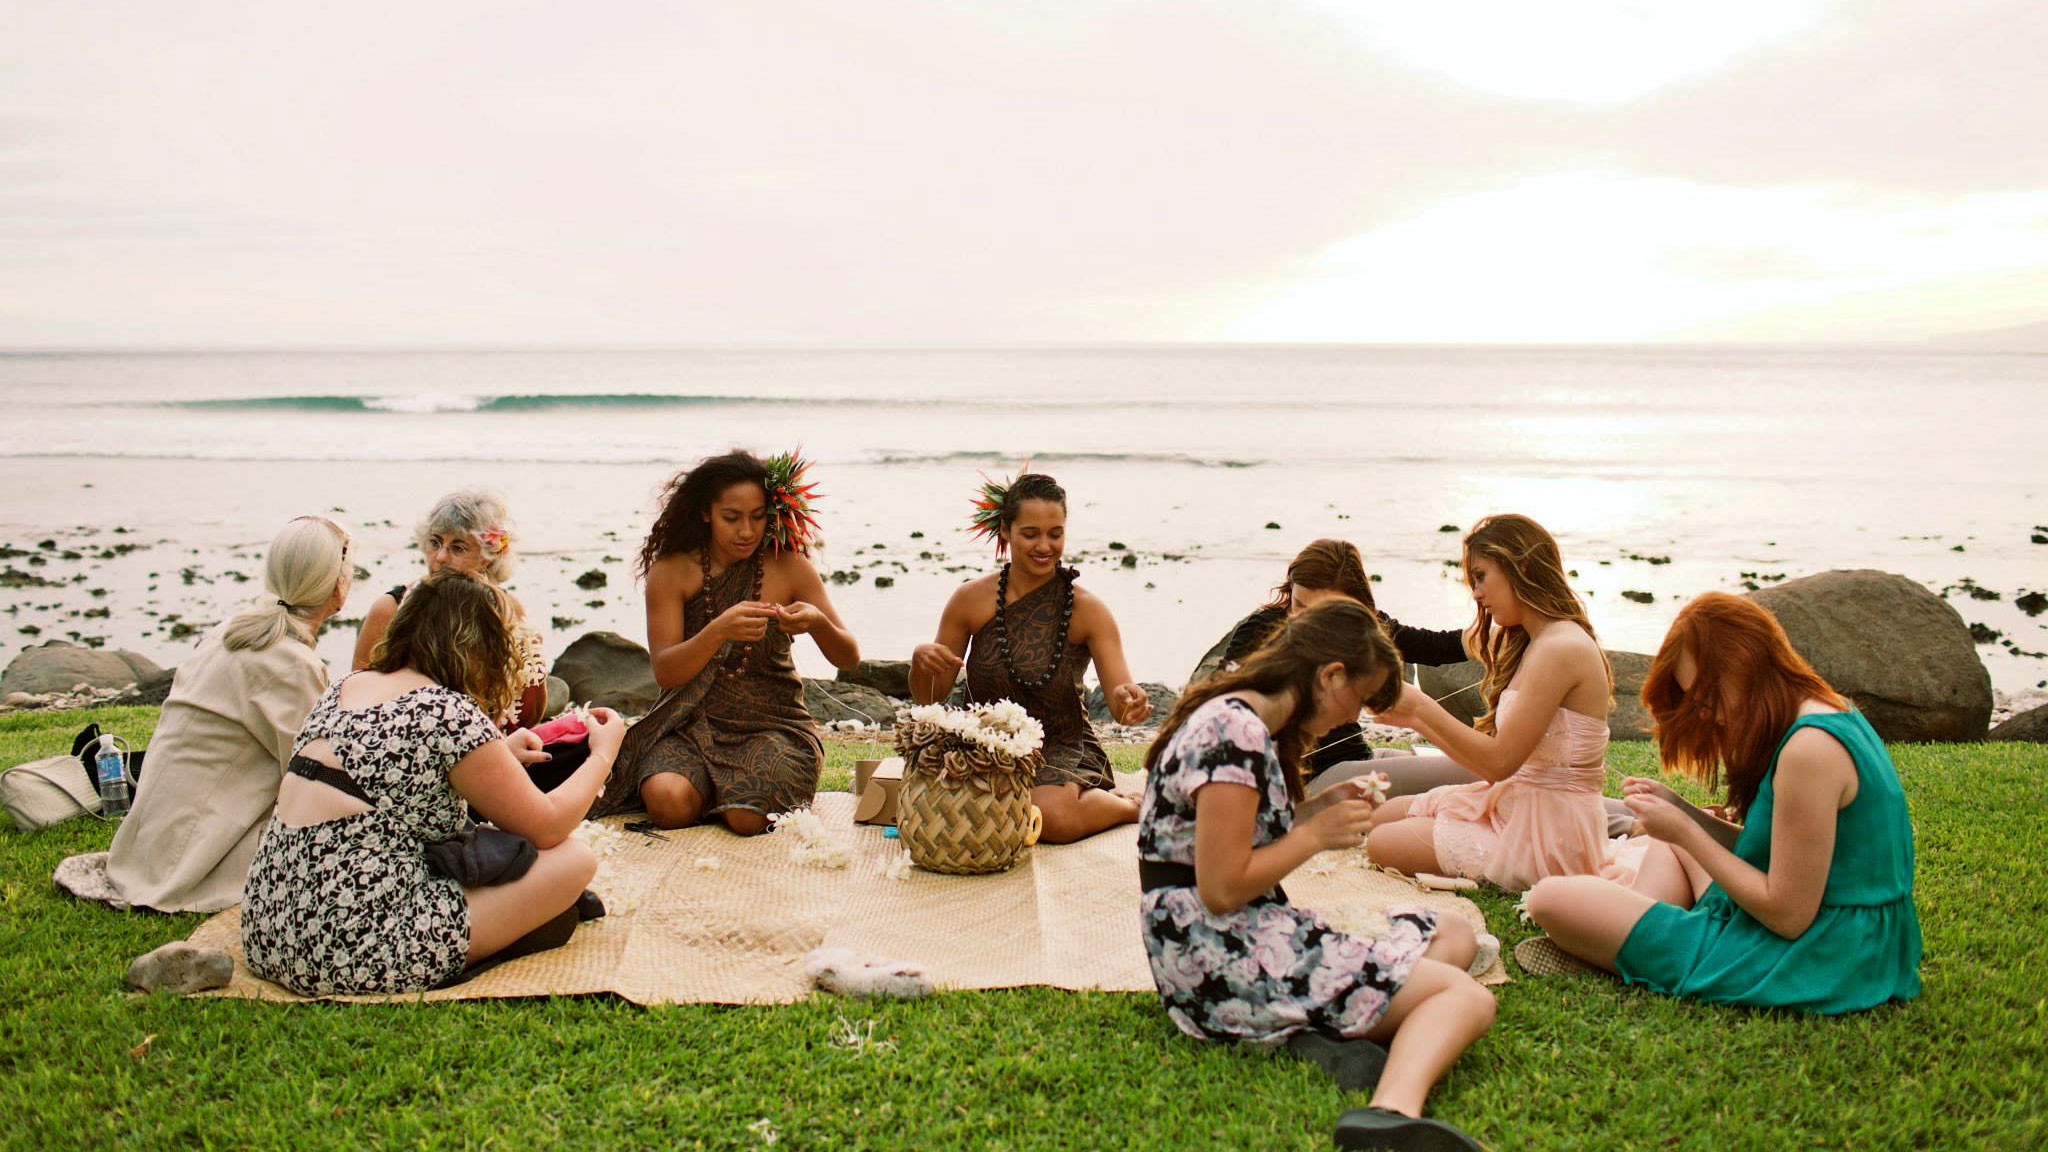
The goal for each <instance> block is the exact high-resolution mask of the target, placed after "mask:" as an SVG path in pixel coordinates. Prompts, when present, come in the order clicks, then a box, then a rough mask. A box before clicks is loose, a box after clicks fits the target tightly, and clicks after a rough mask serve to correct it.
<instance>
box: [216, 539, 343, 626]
mask: <svg viewBox="0 0 2048 1152" xmlns="http://www.w3.org/2000/svg"><path fill="white" fill-rule="evenodd" d="M347 578H348V533H346V532H343V531H342V530H341V526H340V525H338V524H336V523H334V522H333V521H332V520H327V519H324V518H322V517H319V516H301V517H299V518H298V519H296V520H294V521H292V522H291V523H289V524H286V525H285V526H284V529H283V530H282V531H280V532H279V533H278V534H277V535H276V537H274V538H273V539H272V540H271V541H270V554H269V556H267V557H265V559H264V561H263V590H264V591H263V596H264V598H263V600H262V601H261V602H259V603H257V604H256V605H255V606H253V607H251V608H249V609H248V610H247V611H245V612H242V613H241V614H239V615H237V616H236V617H235V618H234V619H233V620H230V621H228V626H227V631H226V632H224V633H222V635H221V643H223V644H226V645H227V646H228V647H229V648H230V649H243V648H253V649H256V650H258V651H261V650H263V649H265V648H268V647H270V646H271V645H272V644H275V643H277V642H278V641H279V640H281V639H283V638H284V637H285V636H290V637H291V638H292V639H294V640H297V641H298V642H299V643H301V644H304V645H306V646H307V647H309V648H310V647H312V646H313V625H312V624H311V623H310V622H309V621H308V620H307V619H306V617H307V616H310V615H312V614H313V613H314V612H316V611H318V610H319V609H321V608H323V607H325V606H326V605H327V602H328V601H329V600H332V599H333V598H334V590H335V589H336V588H339V587H340V586H341V584H342V581H343V580H345V579H347Z"/></svg>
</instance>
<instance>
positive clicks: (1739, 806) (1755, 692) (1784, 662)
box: [1643, 592, 1849, 813]
mask: <svg viewBox="0 0 2048 1152" xmlns="http://www.w3.org/2000/svg"><path fill="white" fill-rule="evenodd" d="M1688 652H1689V653H1691V654H1692V658H1693V662H1694V664H1695V665H1696V666H1697V668H1698V672H1697V675H1696V676H1695V677H1694V679H1693V682H1692V688H1691V689H1690V690H1687V689H1684V688H1680V687H1679V686H1678V660H1679V657H1680V656H1681V655H1682V654H1684V653H1688ZM1808 700H1824V701H1826V702H1828V703H1830V704H1833V705H1834V706H1836V707H1838V708H1847V707H1849V702H1848V701H1847V700H1845V699H1843V698H1842V695H1841V694H1840V693H1839V692H1836V691H1835V690H1834V688H1833V687H1832V686H1831V685H1829V684H1828V682H1827V681H1826V680H1823V679H1821V676H1820V673H1818V672H1815V671H1814V670H1813V665H1811V664H1808V663H1807V662H1806V658H1805V657H1804V656H1801V655H1800V654H1799V653H1798V651H1797V650H1796V649H1794V648H1793V647H1792V641H1791V640H1790V639H1788V638H1787V637H1786V635H1785V630H1784V629H1783V628H1781V627H1779V626H1778V618H1777V617H1775V616H1773V615H1771V614H1770V613H1769V612H1767V611H1765V610H1764V608H1763V607H1762V606H1761V605H1759V604H1757V603H1755V602H1754V601H1750V600H1744V599H1743V598H1742V597H1740V596H1730V595H1729V594H1728V593H1726V592H1706V593H1702V594H1701V595H1699V596H1696V597H1694V598H1693V600H1692V602H1691V603H1689V604H1687V605H1686V606H1685V607H1683V608H1681V609H1679V611H1678V618H1677V619H1676V620H1673V621H1672V622H1671V631H1669V632H1667V633H1665V635H1664V643H1663V644H1662V645H1661V646H1659V647H1658V649H1657V656H1656V658H1655V659H1654V660H1652V661H1650V674H1649V676H1647V677H1646V678H1644V680H1643V706H1644V707H1645V708H1648V709H1649V710H1650V715H1651V716H1652V717H1653V718H1655V720H1656V736H1657V751H1658V753H1659V754H1660V755H1661V756H1662V757H1663V760H1664V766H1665V767H1666V768H1673V769H1677V770H1679V771H1683V772H1685V773H1686V774H1688V775H1690V776H1692V777H1693V778H1694V779H1696V780H1698V781H1700V782H1701V783H1702V784H1704V785H1706V786H1707V787H1708V788H1715V787H1718V786H1719V784H1720V782H1721V775H1722V772H1723V770H1724V769H1725V771H1726V773H1727V777H1728V803H1729V804H1730V805H1731V806H1732V807H1733V808H1734V809H1735V811H1736V812H1738V813H1744V812H1747V811H1749V805H1750V802H1751V801H1753V800H1755V799H1756V793H1757V789H1758V788H1759V787H1761V786H1762V785H1763V779H1764V772H1765V771H1766V770H1768V769H1769V768H1770V766H1771V757H1772V756H1773V755H1775V754H1776V753H1777V750H1778V744H1779V742H1780V741H1782V740H1783V739H1784V737H1785V730H1786V729H1787V728H1790V727H1791V726H1792V721H1794V720H1795V719H1797V718H1798V716H1799V708H1800V706H1801V705H1802V704H1804V703H1805V702H1806V701H1808Z"/></svg>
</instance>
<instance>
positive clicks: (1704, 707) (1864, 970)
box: [1529, 592, 1920, 1015]
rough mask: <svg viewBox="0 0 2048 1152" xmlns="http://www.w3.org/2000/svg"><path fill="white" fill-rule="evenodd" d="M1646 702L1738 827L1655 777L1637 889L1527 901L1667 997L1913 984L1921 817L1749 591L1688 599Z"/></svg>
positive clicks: (1789, 996)
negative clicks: (1724, 797)
mask: <svg viewBox="0 0 2048 1152" xmlns="http://www.w3.org/2000/svg"><path fill="white" fill-rule="evenodd" d="M1643 703H1644V704H1645V705H1646V706H1647V707H1648V708H1649V710H1650V714H1651V715H1652V716H1653V717H1655V719H1656V724H1657V729H1656V730H1657V746H1658V750H1659V752H1660V753H1661V754H1662V756H1663V760H1664V764H1665V766H1666V767H1667V768H1675V769H1679V770H1682V771H1685V772H1688V773H1691V774H1692V775H1693V776H1695V777H1696V778H1698V779H1699V780H1701V781H1702V782H1703V783H1705V784H1706V785H1707V786H1708V787H1713V786H1714V785H1715V784H1716V783H1718V778H1719V775H1720V767H1721V766H1723V765H1725V766H1726V771H1727V777H1728V807H1729V809H1730V811H1731V812H1732V813H1733V814H1734V815H1735V816H1737V817H1738V818H1739V819H1741V820H1742V823H1741V824H1739V825H1738V824H1730V823H1727V822H1725V821H1722V820H1720V819H1717V818H1715V817H1713V816H1711V815H1708V814H1707V813H1705V812H1702V811H1700V810H1699V809H1697V808H1694V807H1693V806H1692V805H1690V804H1687V803H1686V802H1685V801H1683V800H1681V799H1679V798H1678V797H1677V796H1676V795H1674V794H1673V793H1672V791H1671V789H1669V788H1667V787H1665V786H1664V785H1663V784H1660V783H1658V782H1656V781H1654V780H1641V779H1631V780H1629V781H1628V783H1627V785H1626V786H1625V788H1624V791H1625V792H1626V794H1627V800H1628V804H1629V807H1631V808H1633V809H1634V810H1635V812H1636V815H1637V818H1638V819H1639V820H1640V821H1641V822H1642V825H1643V828H1644V829H1645V831H1647V832H1648V833H1649V835H1650V837H1651V840H1650V842H1649V852H1648V854H1647V855H1646V856H1645V857H1644V859H1643V861H1642V864H1641V867H1640V869H1639V870H1638V871H1637V873H1636V875H1635V877H1634V881H1633V883H1632V884H1631V885H1627V886H1624V885H1622V884H1619V883H1616V882H1614V881H1612V880H1603V879H1600V878H1597V877H1587V876H1580V877H1570V878H1560V879H1551V880H1545V881H1544V882H1543V883H1541V884H1539V885H1537V886H1536V889H1535V891H1534V892H1532V893H1530V895H1529V912H1530V915H1531V916H1533V917H1534V918H1535V920H1536V922H1537V923H1539V924H1541V925H1542V926H1543V927H1544V929H1545V930H1547V931H1548V932H1549V933H1550V935H1551V939H1552V940H1553V941H1555V943H1556V944H1557V945H1558V946H1559V947H1560V948H1562V949H1564V950H1565V951H1566V952H1569V953H1571V954H1572V955H1574V956H1577V957H1579V958H1580V959H1582V960H1585V961H1587V962H1588V963H1591V964H1596V965H1598V966H1600V967H1602V968H1605V969H1607V970H1609V971H1611V972H1617V973H1619V974H1620V975H1621V977H1622V979H1624V980H1626V981H1627V982H1628V983H1630V984H1642V985H1645V986H1647V987H1650V988H1653V989H1656V990H1657V991H1659V992H1664V993H1668V994H1670V995H1673V996H1690V997H1695V998H1697V999H1701V1000H1711V1001H1716V1002H1720V1003H1726V1004H1750V1005H1755V1006H1758V1007H1772V1008H1795V1009H1799V1010H1802V1011H1807V1012H1819V1013H1826V1014H1830V1015H1832V1014H1836V1013H1841V1012H1855V1011H1858V1010H1860V1009H1864V1008H1870V1007H1873V1006H1875V1005H1878V1004H1882V1003H1885V1002H1886V1001H1888V1000H1910V999H1912V998H1913V997H1915V996H1917V995H1919V994H1920V919H1919V916H1918V914H1917V913H1916V912H1915V911H1914V909H1913V825H1912V822H1911V820H1910V818H1909V817H1908V815H1907V812H1906V798H1905V795H1904V793H1903V792H1902V791H1901V790H1900V788H1899V777H1898V773H1897V772H1896V771H1895V770H1894V769H1893V768H1892V762H1891V757H1890V755H1889V754H1887V753H1886V751H1885V747H1884V741H1883V740H1881V739H1880V738H1879V737H1878V735H1877V733H1876V731H1875V730H1873V729H1872V728H1871V727H1870V722H1869V721H1867V720H1865V719H1864V718H1863V714H1862V713H1860V712H1858V711H1856V710H1855V709H1854V708H1852V707H1851V706H1850V705H1849V702H1848V701H1847V700H1844V699H1843V698H1842V697H1841V695H1840V694H1839V693H1837V692H1836V691H1835V690H1834V689H1833V688H1831V687H1829V686H1828V683H1827V681H1825V680H1823V679H1821V678H1820V676H1819V675H1818V674H1817V673H1815V672H1814V670H1813V668H1812V666H1811V665H1809V664H1807V662H1806V661H1805V660H1804V659H1802V658H1801V657H1800V655H1799V653H1798V652H1796V651H1794V650H1793V648H1792V644H1791V642H1790V641H1789V640H1787V639H1786V638H1785V631H1784V629H1782V628H1780V627H1779V626H1778V622H1777V620H1776V619H1774V618H1773V617H1772V616H1771V614H1770V613H1769V612H1766V611H1765V610H1764V609H1763V608H1761V607H1759V606H1758V605H1756V604H1755V603H1752V602H1751V601H1748V600H1744V599H1741V598H1740V597H1736V596H1730V595H1727V594H1725V593H1720V592H1709V593H1706V594H1705V595H1702V596H1700V597H1698V598H1697V599H1695V600H1693V601H1692V602H1691V603H1689V604H1687V605H1686V606H1685V608H1684V609H1683V610H1681V611H1680V612H1679V614H1678V619H1677V620H1675V621H1673V622H1672V625H1671V631H1670V633H1669V634H1668V635H1666V636H1665V638H1664V644H1663V646H1662V647H1661V648H1659V649H1658V651H1657V658H1656V660H1655V661H1654V662H1653V663H1652V664H1651V665H1650V675H1649V678H1648V679H1647V680H1646V681H1644V684H1643Z"/></svg>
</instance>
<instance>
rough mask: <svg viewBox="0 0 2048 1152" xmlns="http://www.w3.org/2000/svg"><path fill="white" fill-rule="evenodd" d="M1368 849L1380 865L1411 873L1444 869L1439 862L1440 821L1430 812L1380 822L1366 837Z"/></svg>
mask: <svg viewBox="0 0 2048 1152" xmlns="http://www.w3.org/2000/svg"><path fill="white" fill-rule="evenodd" d="M1365 853H1366V855H1368V856H1370V857H1372V862H1373V863H1375V864H1377V865H1379V866H1380V867H1382V868H1392V869H1393V870H1394V871H1396V872H1405V873H1407V874H1408V875H1410V876H1413V875H1416V874H1417V873H1420V872H1441V871H1443V869H1442V867H1441V866H1440V865H1438V864H1437V862H1436V821H1434V820H1432V819H1430V818H1429V817H1427V816H1417V817H1414V818H1412V819H1408V820H1397V821H1395V822H1393V823H1391V824H1381V825H1379V826H1378V827H1376V828H1374V829H1373V830H1372V832H1371V834H1370V835H1368V836H1367V837H1366V839H1365Z"/></svg>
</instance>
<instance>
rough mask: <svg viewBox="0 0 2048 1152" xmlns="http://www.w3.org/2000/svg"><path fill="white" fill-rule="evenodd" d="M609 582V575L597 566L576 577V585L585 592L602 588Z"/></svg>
mask: <svg viewBox="0 0 2048 1152" xmlns="http://www.w3.org/2000/svg"><path fill="white" fill-rule="evenodd" d="M609 582H610V578H609V577H607V576H606V575H605V574H604V573H603V572H602V571H600V570H598V569H596V568H592V569H591V570H590V571H588V572H585V573H584V574H583V575H581V576H578V577H577V578H576V586H577V587H578V588H581V589H583V590H584V591H585V592H588V591H590V590H591V589H593V588H602V587H604V586H605V585H606V584H607V583H609Z"/></svg>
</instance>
